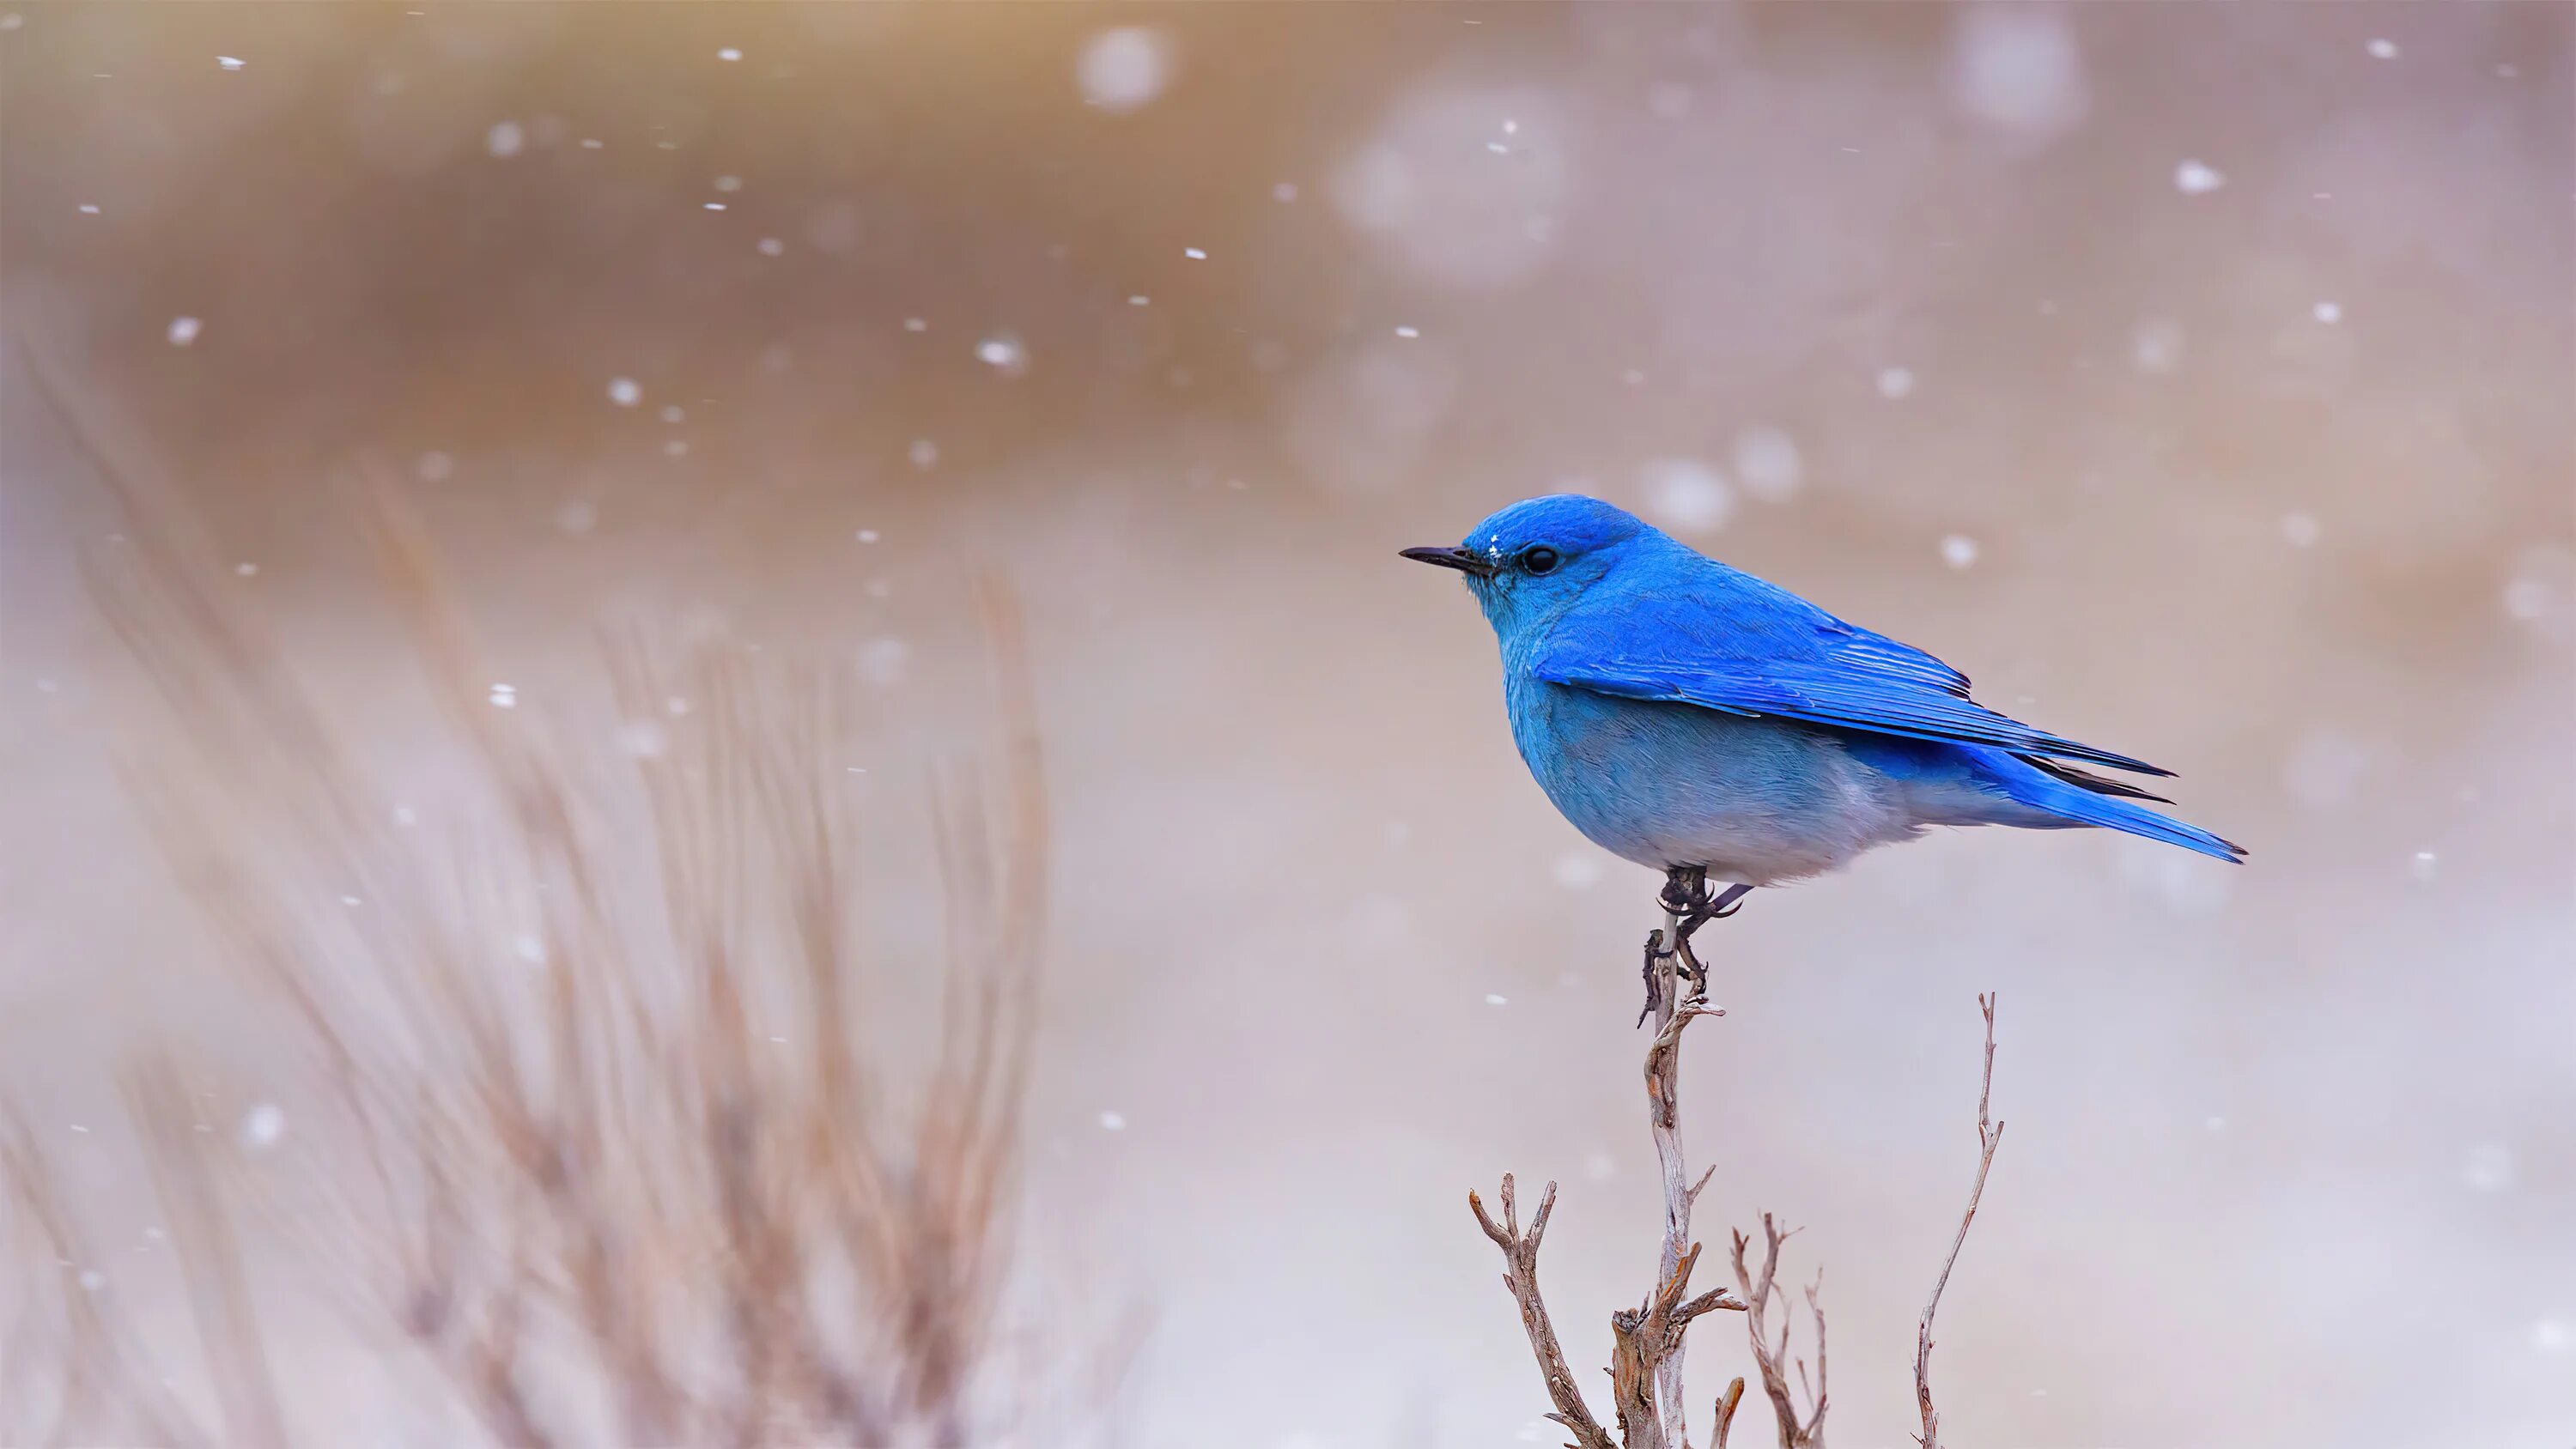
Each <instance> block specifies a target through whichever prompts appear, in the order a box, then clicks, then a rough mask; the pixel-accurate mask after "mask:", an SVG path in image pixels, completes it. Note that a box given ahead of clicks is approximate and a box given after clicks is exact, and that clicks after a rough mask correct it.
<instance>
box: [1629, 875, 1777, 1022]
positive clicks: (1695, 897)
mask: <svg viewBox="0 0 2576 1449" xmlns="http://www.w3.org/2000/svg"><path fill="white" fill-rule="evenodd" d="M1752 889H1753V887H1751V886H1749V885H1731V886H1728V887H1727V888H1725V889H1724V890H1722V891H1717V892H1714V893H1712V892H1711V891H1710V890H1709V888H1708V872H1707V871H1706V870H1705V869H1703V868H1702V867H1699V866H1695V865H1685V866H1676V867H1674V868H1673V869H1671V870H1669V871H1667V872H1665V874H1664V888H1663V890H1662V892H1661V893H1660V894H1658V895H1657V896H1656V898H1655V903H1656V904H1657V905H1660V906H1662V907H1663V908H1664V911H1665V913H1666V914H1667V915H1670V916H1674V917H1676V918H1677V920H1676V922H1675V925H1674V928H1673V940H1672V944H1671V945H1670V946H1666V945H1665V944H1664V933H1663V932H1661V931H1657V932H1656V933H1654V934H1653V935H1651V936H1648V937H1647V938H1646V1013H1647V1014H1648V1015H1651V1014H1653V1013H1654V1012H1655V1011H1656V1010H1657V1009H1658V1008H1660V1007H1661V1006H1662V1005H1663V992H1662V989H1661V986H1660V983H1659V980H1658V975H1657V972H1656V969H1655V968H1656V964H1657V963H1658V962H1659V961H1660V960H1662V959H1663V958H1664V957H1667V956H1669V957H1671V958H1672V962H1673V976H1674V978H1675V979H1676V980H1678V981H1685V982H1688V983H1689V984H1690V992H1689V994H1688V995H1686V996H1684V997H1683V998H1682V1000H1683V1004H1685V1005H1692V1006H1696V1005H1699V1004H1701V1003H1704V1002H1706V1001H1707V1000H1708V966H1707V965H1706V963H1704V962H1702V961H1701V960H1700V959H1699V953H1698V952H1696V951H1693V950H1692V949H1691V937H1692V936H1694V935H1696V934H1698V932H1699V928H1700V927H1702V926H1705V925H1707V924H1708V923H1709V922H1711V921H1722V920H1725V919H1726V918H1727V917H1729V916H1731V915H1734V914H1735V913H1736V912H1738V911H1741V910H1743V909H1744V896H1745V893H1746V892H1748V891H1750V890H1752ZM1645 1019H1646V1018H1645V1016H1642V1015H1641V1016H1639V1017H1638V1018H1637V1021H1638V1024H1639V1025H1641V1026H1642V1025H1644V1024H1645Z"/></svg>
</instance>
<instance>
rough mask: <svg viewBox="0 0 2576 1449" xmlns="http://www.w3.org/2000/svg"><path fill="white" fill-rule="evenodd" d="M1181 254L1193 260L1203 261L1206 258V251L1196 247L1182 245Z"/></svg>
mask: <svg viewBox="0 0 2576 1449" xmlns="http://www.w3.org/2000/svg"><path fill="white" fill-rule="evenodd" d="M1181 255H1182V256H1185V257H1188V258H1189V259H1190V260H1191V261H1194V262H1203V261H1206V260H1207V253H1206V252H1203V251H1201V250H1199V249H1198V248H1197V247H1183V248H1181Z"/></svg>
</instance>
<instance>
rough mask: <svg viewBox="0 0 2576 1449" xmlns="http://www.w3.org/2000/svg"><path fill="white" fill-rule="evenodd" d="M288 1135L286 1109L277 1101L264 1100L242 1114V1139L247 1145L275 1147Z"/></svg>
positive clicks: (244, 1144) (243, 1143)
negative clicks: (279, 1140)
mask: <svg viewBox="0 0 2576 1449" xmlns="http://www.w3.org/2000/svg"><path fill="white" fill-rule="evenodd" d="M285 1135H286V1111H285V1109H284V1108H282V1107H279V1106H278V1105H277V1104H276V1103H275V1102H262V1103H260V1104H259V1105H257V1106H255V1107H253V1108H251V1109H250V1110H249V1111H248V1112H246V1113H244V1114H242V1124H241V1139H242V1145H243V1146H245V1147H274V1146H276V1145H277V1143H278V1139H280V1138H282V1137H284V1136H285Z"/></svg>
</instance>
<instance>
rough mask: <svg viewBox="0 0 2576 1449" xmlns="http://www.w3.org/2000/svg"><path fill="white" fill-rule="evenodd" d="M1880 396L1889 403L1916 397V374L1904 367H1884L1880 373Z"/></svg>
mask: <svg viewBox="0 0 2576 1449" xmlns="http://www.w3.org/2000/svg"><path fill="white" fill-rule="evenodd" d="M1878 395H1879V396H1880V397H1883V398H1886V399H1887V400H1888V401H1889V402H1895V401H1897V400H1898V399H1900V398H1907V397H1911V396H1913V395H1914V374H1913V373H1912V372H1910V371H1908V370H1906V369H1905V368H1902V367H1884V368H1880V369H1879V373H1878Z"/></svg>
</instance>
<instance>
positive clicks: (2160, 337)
mask: <svg viewBox="0 0 2576 1449" xmlns="http://www.w3.org/2000/svg"><path fill="white" fill-rule="evenodd" d="M2183 342H2184V336H2183V330H2182V324H2181V323H2179V322H2176V321H2173V320H2172V319H2171V318H2166V317H2150V318H2148V319H2147V320H2146V321H2144V322H2141V323H2139V324H2138V330H2137V331H2136V332H2135V333H2133V334H2131V335H2130V338H2129V360H2130V361H2131V362H2132V363H2134V364H2136V366H2137V369H2138V371H2140V372H2148V373H2157V374H2162V373H2168V372H2171V371H2173V370H2174V369H2175V368H2178V367H2180V366H2182V350H2183Z"/></svg>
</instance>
